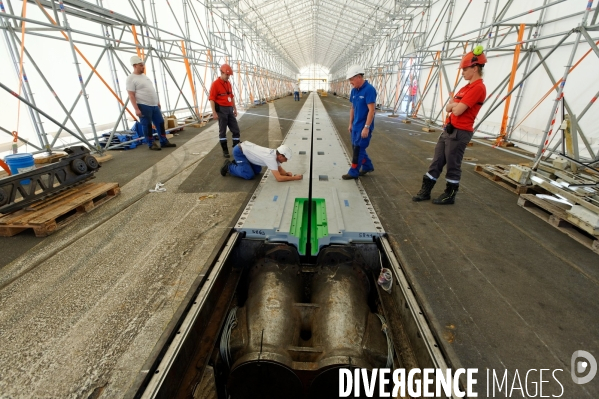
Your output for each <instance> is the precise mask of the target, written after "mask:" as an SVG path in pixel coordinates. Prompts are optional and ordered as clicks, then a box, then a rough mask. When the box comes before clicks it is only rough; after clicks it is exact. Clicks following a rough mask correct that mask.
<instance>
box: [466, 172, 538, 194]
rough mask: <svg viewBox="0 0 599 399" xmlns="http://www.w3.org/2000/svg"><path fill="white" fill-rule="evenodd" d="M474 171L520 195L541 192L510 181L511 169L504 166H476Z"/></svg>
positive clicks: (533, 187)
mask: <svg viewBox="0 0 599 399" xmlns="http://www.w3.org/2000/svg"><path fill="white" fill-rule="evenodd" d="M474 171H475V172H476V173H478V174H479V175H481V176H483V177H485V178H487V179H489V180H491V181H493V182H495V183H497V184H499V185H500V186H501V187H503V188H505V189H506V190H509V191H511V192H513V193H516V194H518V195H521V194H528V193H531V192H539V190H538V189H537V188H535V186H533V185H525V184H520V183H517V182H515V181H514V180H512V179H510V178H509V177H508V173H509V168H508V167H507V166H504V165H476V166H475V167H474Z"/></svg>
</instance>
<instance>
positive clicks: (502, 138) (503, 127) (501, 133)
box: [495, 24, 524, 146]
mask: <svg viewBox="0 0 599 399" xmlns="http://www.w3.org/2000/svg"><path fill="white" fill-rule="evenodd" d="M523 36H524V24H520V30H519V31H518V42H517V44H516V50H515V51H514V59H513V61H512V73H511V74H510V83H509V84H508V87H507V92H508V93H509V92H510V91H512V89H513V88H514V80H515V79H516V70H517V69H518V59H519V58H520V47H521V46H522V37H523ZM511 100H512V96H511V95H509V96H507V98H506V99H505V106H504V108H503V118H502V119H501V130H500V131H499V136H498V137H497V139H496V140H495V145H496V146H497V145H501V144H502V143H504V142H505V135H506V134H507V121H508V112H509V110H510V102H511Z"/></svg>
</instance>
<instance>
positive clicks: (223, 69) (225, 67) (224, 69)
mask: <svg viewBox="0 0 599 399" xmlns="http://www.w3.org/2000/svg"><path fill="white" fill-rule="evenodd" d="M220 71H221V72H222V73H224V74H227V75H233V69H231V66H230V65H229V64H222V65H221V67H220Z"/></svg>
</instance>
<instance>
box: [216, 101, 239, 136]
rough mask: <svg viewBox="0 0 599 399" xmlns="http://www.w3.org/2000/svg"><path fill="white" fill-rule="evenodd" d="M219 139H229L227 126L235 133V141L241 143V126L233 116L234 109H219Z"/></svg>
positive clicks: (220, 107)
mask: <svg viewBox="0 0 599 399" xmlns="http://www.w3.org/2000/svg"><path fill="white" fill-rule="evenodd" d="M216 113H217V114H218V137H219V138H220V139H221V140H226V139H227V126H228V127H229V129H230V130H231V133H233V140H237V141H239V125H238V124H237V118H235V115H233V107H223V106H222V105H221V106H219V107H218V111H216Z"/></svg>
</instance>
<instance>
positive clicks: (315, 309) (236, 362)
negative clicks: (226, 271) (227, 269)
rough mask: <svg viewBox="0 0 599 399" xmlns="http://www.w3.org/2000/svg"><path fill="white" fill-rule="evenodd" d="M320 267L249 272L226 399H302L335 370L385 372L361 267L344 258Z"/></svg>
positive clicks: (270, 262) (279, 266)
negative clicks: (262, 398)
mask: <svg viewBox="0 0 599 399" xmlns="http://www.w3.org/2000/svg"><path fill="white" fill-rule="evenodd" d="M322 260H323V261H324V262H323V263H322V264H320V263H319V265H318V266H316V267H313V268H310V270H305V269H302V268H301V267H300V265H299V264H289V263H283V262H279V261H277V260H276V258H275V259H272V258H264V259H261V260H259V261H258V262H257V263H256V264H255V265H253V266H252V268H251V270H250V272H249V282H248V290H247V299H246V300H245V304H243V306H242V307H240V308H239V309H238V310H237V320H238V322H237V326H236V327H235V328H233V329H232V331H231V339H230V344H229V347H230V353H231V358H232V359H233V360H232V361H233V365H232V367H231V373H230V375H229V381H228V384H227V387H228V388H227V390H228V393H229V394H230V395H231V397H232V398H234V399H238V398H249V397H256V395H261V396H262V397H264V398H269V397H273V398H274V397H282V396H281V395H282V394H284V397H290V398H295V397H298V398H300V397H305V395H306V394H308V393H309V392H317V391H319V390H318V389H316V390H315V389H314V387H313V386H312V385H313V384H314V383H315V384H316V385H318V386H321V385H331V383H332V381H333V380H335V379H336V378H337V375H338V372H337V368H339V367H360V368H368V369H371V368H375V367H377V368H378V367H384V366H385V363H386V360H387V342H386V338H385V335H384V333H383V332H382V331H381V322H380V321H379V319H378V318H377V317H376V315H375V314H374V313H373V312H372V311H371V309H370V307H369V304H368V295H369V287H370V281H369V279H368V277H367V275H366V273H365V271H364V269H363V267H362V266H361V265H360V264H358V262H356V260H355V259H354V258H353V257H352V256H351V254H348V253H344V252H343V251H341V252H339V251H337V252H332V253H329V256H328V257H327V256H322ZM334 386H336V384H335V385H334ZM265 387H268V389H267V390H266V391H265V389H266V388H265ZM309 396H310V397H319V396H318V394H314V395H312V394H309Z"/></svg>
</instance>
